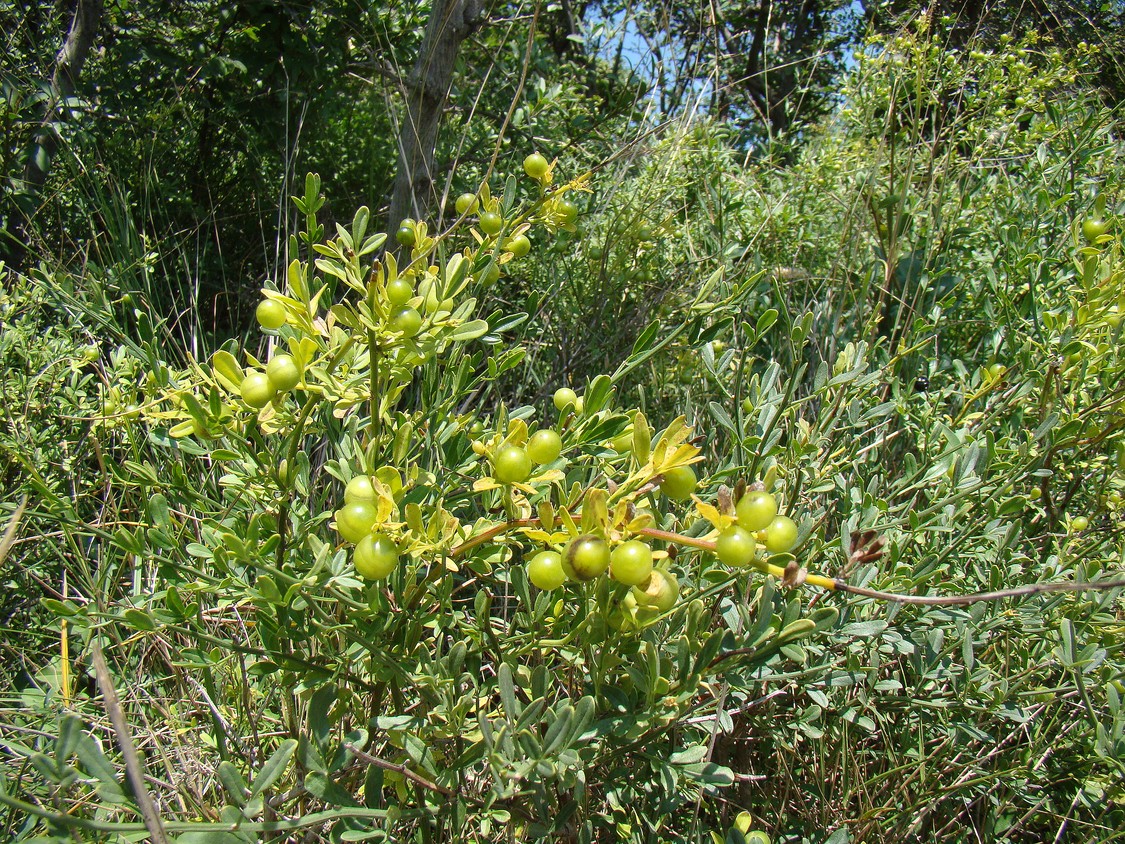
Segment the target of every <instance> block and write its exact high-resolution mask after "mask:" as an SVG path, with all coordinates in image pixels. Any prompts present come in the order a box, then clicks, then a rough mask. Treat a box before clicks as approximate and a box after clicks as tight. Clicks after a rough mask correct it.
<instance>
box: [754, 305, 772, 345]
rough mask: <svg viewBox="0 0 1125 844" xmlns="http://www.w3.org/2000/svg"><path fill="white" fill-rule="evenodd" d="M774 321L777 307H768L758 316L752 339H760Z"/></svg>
mask: <svg viewBox="0 0 1125 844" xmlns="http://www.w3.org/2000/svg"><path fill="white" fill-rule="evenodd" d="M775 322H777V308H770V309H769V310H767V311H765V312H764V313H763V314H762V315H761V316H759V317H758V324H757V325H756V326H755V327H754V339H755V340H760V339H761V338H762V335H764V334H765V333H766V332H767V331H769V330H770V328H771V327H772V326H773V324H774V323H775Z"/></svg>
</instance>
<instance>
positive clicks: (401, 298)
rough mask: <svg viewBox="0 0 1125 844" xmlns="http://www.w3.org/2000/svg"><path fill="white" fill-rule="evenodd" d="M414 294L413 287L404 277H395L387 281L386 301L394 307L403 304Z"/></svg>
mask: <svg viewBox="0 0 1125 844" xmlns="http://www.w3.org/2000/svg"><path fill="white" fill-rule="evenodd" d="M413 296H414V288H413V287H412V286H411V285H410V282H409V281H407V280H406V279H405V278H396V279H392V280H391V281H388V282H387V301H388V302H390V303H391V304H392V305H395V306H396V307H397V306H399V305H405V304H406V303H407V302H409V301H410V299H411V298H412V297H413Z"/></svg>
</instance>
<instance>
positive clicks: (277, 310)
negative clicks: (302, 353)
mask: <svg viewBox="0 0 1125 844" xmlns="http://www.w3.org/2000/svg"><path fill="white" fill-rule="evenodd" d="M285 314H286V312H285V306H284V305H283V304H281V303H280V302H275V301H274V300H273V299H263V300H262V301H261V302H259V303H258V307H257V309H256V310H255V311H254V316H256V317H257V318H258V325H260V326H262V328H268V329H270V330H271V331H275V330H277V329H278V328H281V326H283V325H285Z"/></svg>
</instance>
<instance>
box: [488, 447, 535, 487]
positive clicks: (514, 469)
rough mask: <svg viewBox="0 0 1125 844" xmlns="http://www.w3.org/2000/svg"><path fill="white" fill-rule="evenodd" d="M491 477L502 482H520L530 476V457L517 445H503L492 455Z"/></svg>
mask: <svg viewBox="0 0 1125 844" xmlns="http://www.w3.org/2000/svg"><path fill="white" fill-rule="evenodd" d="M492 477H494V478H496V480H498V481H499V482H500V483H502V484H522V483H523V482H524V481H526V480H527V479H528V478H529V477H531V458H530V457H528V456H527V452H526V451H524V450H523V449H522V448H520V447H519V446H517V445H508V446H504V447H503V448H501V449H500V450H499V451H497V452H496V453H495V454H494V455H493V456H492Z"/></svg>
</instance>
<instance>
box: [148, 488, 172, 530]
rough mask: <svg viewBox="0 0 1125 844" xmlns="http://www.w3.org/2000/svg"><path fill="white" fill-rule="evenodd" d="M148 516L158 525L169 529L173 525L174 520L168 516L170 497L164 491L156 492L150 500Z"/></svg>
mask: <svg viewBox="0 0 1125 844" xmlns="http://www.w3.org/2000/svg"><path fill="white" fill-rule="evenodd" d="M148 517H149V519H151V520H152V523H153V524H154V525H156V526H157V527H161V528H164V529H165V530H168V529H170V528H171V527H172V520H171V519H170V518H169V516H168V499H167V498H165V497H164V494H163V493H160V492H156V493H153V494H152V496H151V497H150V498H149V500H148Z"/></svg>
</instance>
